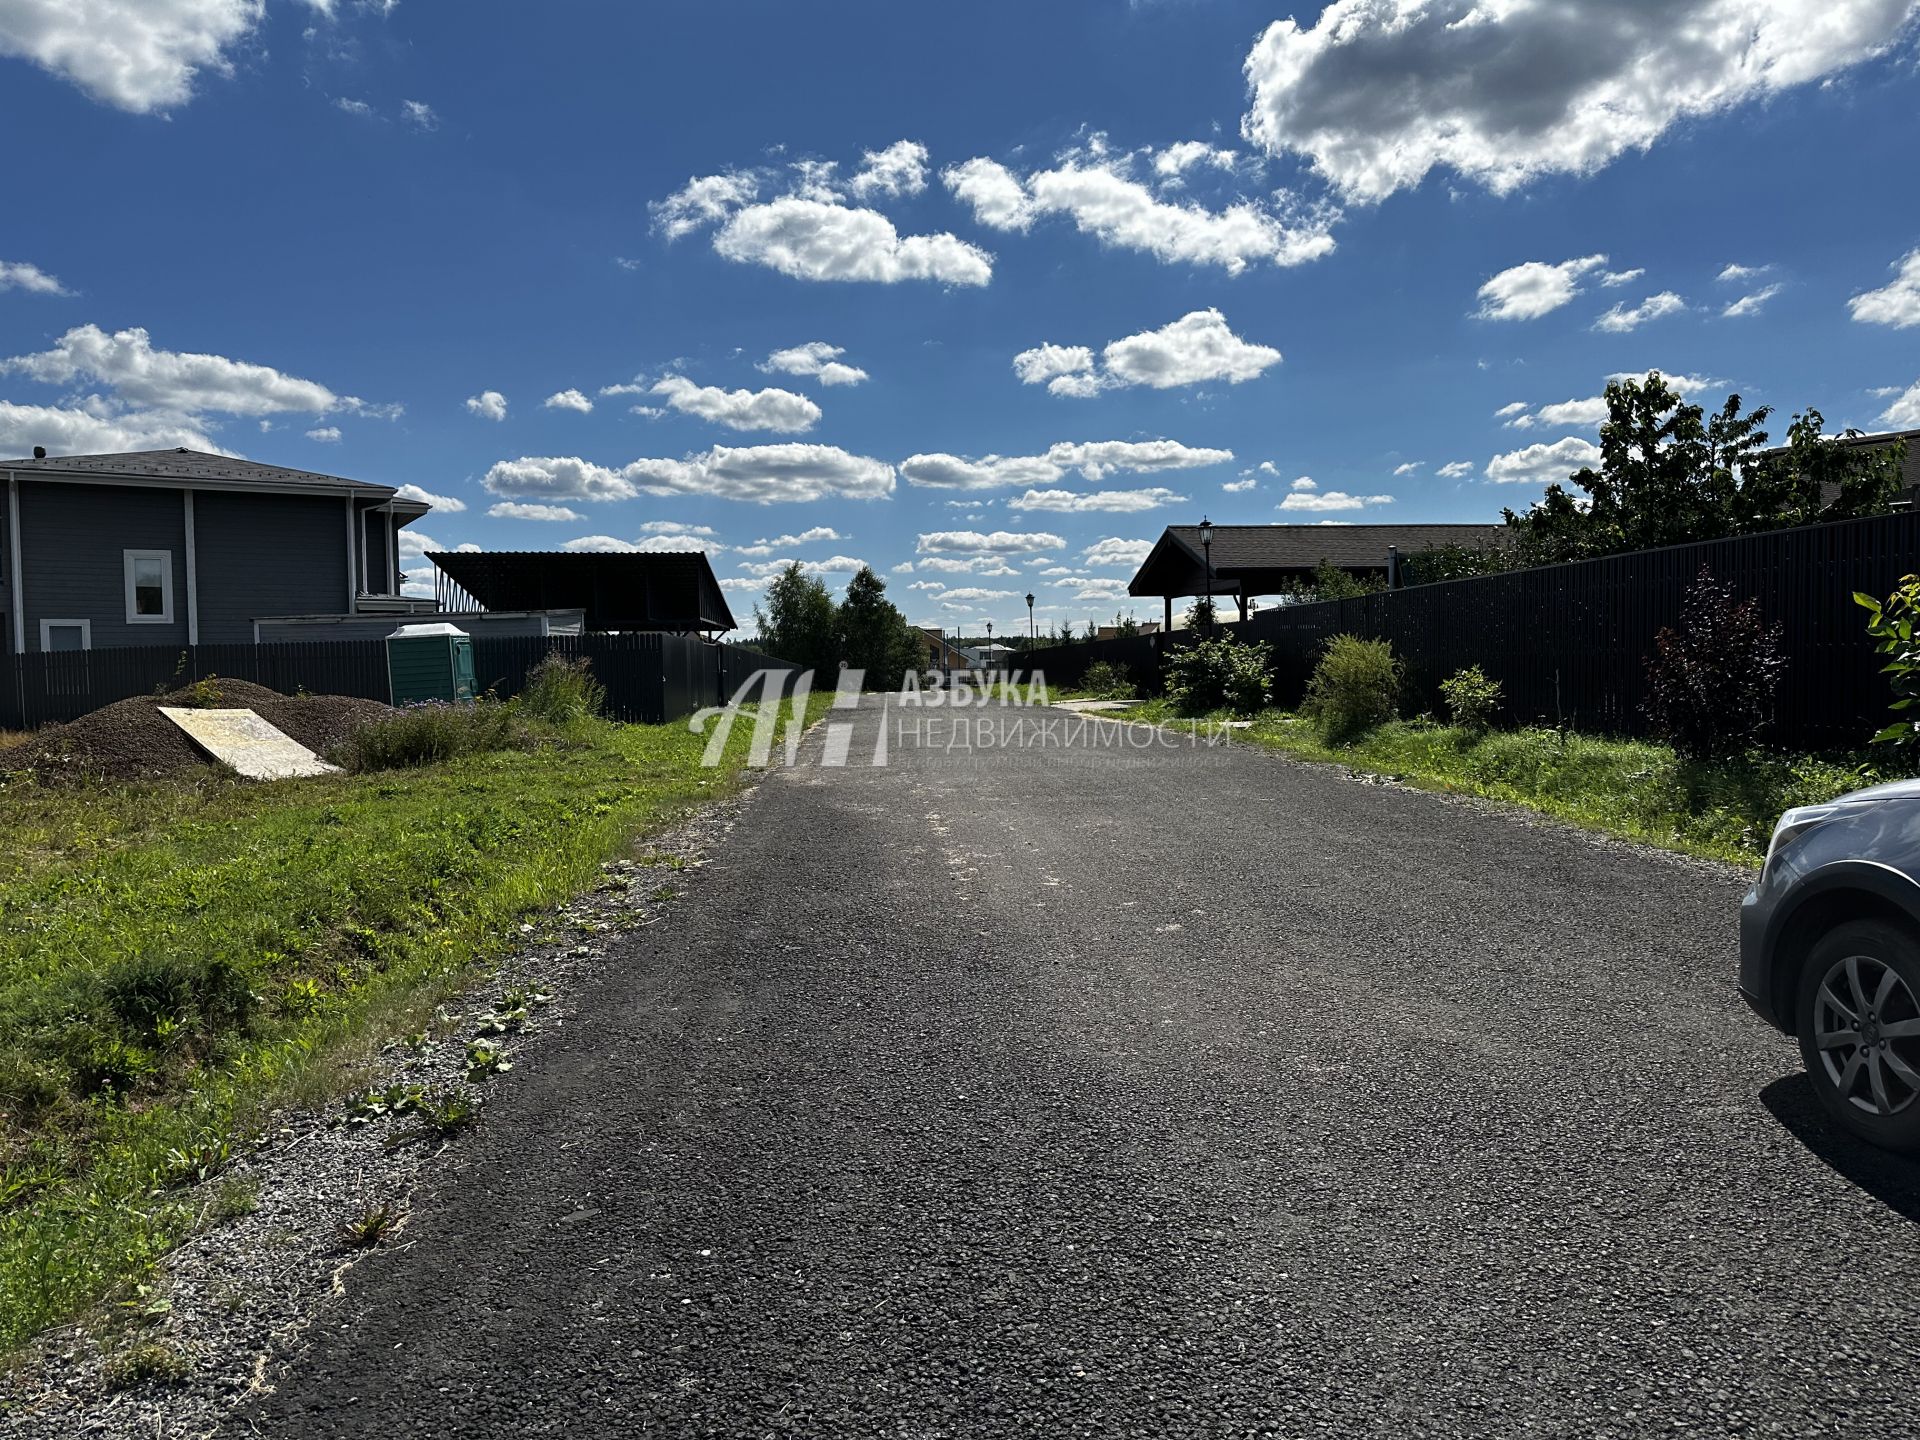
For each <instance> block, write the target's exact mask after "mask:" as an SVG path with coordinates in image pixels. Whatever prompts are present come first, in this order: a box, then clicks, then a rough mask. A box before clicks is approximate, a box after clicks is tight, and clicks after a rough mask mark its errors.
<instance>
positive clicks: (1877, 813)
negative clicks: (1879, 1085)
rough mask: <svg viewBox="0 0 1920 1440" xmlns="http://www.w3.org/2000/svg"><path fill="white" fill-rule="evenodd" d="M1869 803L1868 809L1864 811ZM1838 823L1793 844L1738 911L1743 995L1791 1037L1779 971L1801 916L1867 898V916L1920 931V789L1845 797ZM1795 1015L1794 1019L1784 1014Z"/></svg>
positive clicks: (1879, 788)
mask: <svg viewBox="0 0 1920 1440" xmlns="http://www.w3.org/2000/svg"><path fill="white" fill-rule="evenodd" d="M1859 802H1867V803H1859ZM1833 803H1835V804H1836V805H1840V806H1841V807H1842V808H1841V809H1839V810H1838V811H1836V812H1835V814H1834V815H1833V817H1832V818H1830V819H1827V820H1824V821H1822V822H1820V823H1818V824H1816V825H1814V826H1813V827H1812V828H1811V829H1809V830H1806V831H1804V832H1802V833H1801V834H1798V835H1795V836H1793V837H1792V838H1791V839H1789V840H1788V841H1787V842H1786V843H1785V844H1783V845H1781V846H1780V847H1778V848H1777V849H1776V851H1775V852H1774V853H1773V854H1771V855H1769V856H1768V858H1767V864H1766V868H1765V869H1764V870H1763V871H1762V872H1761V875H1760V880H1759V883H1758V884H1756V885H1755V886H1754V887H1753V889H1752V890H1751V891H1750V892H1748V894H1747V896H1746V898H1745V899H1744V900H1743V901H1741V904H1740V993H1741V994H1742V995H1743V996H1744V997H1745V998H1746V1001H1747V1003H1748V1004H1749V1005H1751V1006H1752V1007H1753V1008H1754V1009H1755V1010H1756V1011H1757V1012H1759V1014H1760V1016H1761V1018H1762V1019H1764V1020H1766V1021H1767V1023H1768V1024H1770V1025H1772V1026H1774V1027H1775V1028H1776V1029H1779V1030H1781V1031H1784V1032H1785V1033H1787V1034H1792V1033H1793V1029H1794V1017H1793V1015H1792V1014H1791V1013H1790V1010H1791V998H1790V996H1789V997H1787V998H1786V999H1785V1000H1783V999H1782V998H1781V989H1780V987H1779V985H1778V983H1777V979H1776V971H1777V969H1778V967H1779V965H1780V964H1781V963H1782V962H1783V960H1788V961H1791V962H1793V963H1797V962H1798V956H1797V955H1793V956H1786V957H1783V956H1782V954H1781V942H1782V939H1783V937H1785V936H1787V935H1788V934H1789V933H1790V932H1791V931H1792V927H1793V923H1794V920H1795V917H1796V916H1799V915H1802V914H1804V913H1806V907H1807V906H1809V905H1813V904H1816V903H1818V902H1820V901H1821V900H1822V898H1823V897H1826V898H1828V899H1831V898H1833V897H1835V896H1839V895H1844V894H1854V895H1859V896H1860V897H1862V901H1863V904H1862V907H1861V908H1862V910H1863V912H1865V911H1868V910H1871V909H1873V908H1875V907H1874V905H1873V903H1872V902H1876V901H1877V902H1880V906H1882V907H1884V906H1891V907H1893V908H1894V909H1895V910H1897V911H1898V912H1899V913H1900V914H1902V915H1904V916H1905V917H1906V918H1907V919H1908V920H1909V921H1910V922H1912V923H1913V924H1914V925H1915V926H1916V927H1920V781H1914V780H1900V781H1894V782H1892V783H1890V784H1886V785H1876V786H1873V787H1871V788H1869V789H1866V790H1860V791H1855V792H1854V793H1852V794H1850V795H1844V796H1841V797H1840V798H1839V800H1837V801H1835V802H1833ZM1782 1012H1789V1013H1782Z"/></svg>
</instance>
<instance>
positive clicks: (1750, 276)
mask: <svg viewBox="0 0 1920 1440" xmlns="http://www.w3.org/2000/svg"><path fill="white" fill-rule="evenodd" d="M1771 269H1773V266H1771V265H1737V264H1732V265H1728V266H1727V267H1726V268H1725V269H1723V270H1722V271H1721V272H1720V273H1719V274H1718V275H1716V276H1714V277H1713V278H1714V279H1715V280H1717V281H1719V282H1720V283H1721V284H1723V285H1738V284H1740V283H1741V282H1742V281H1746V280H1757V279H1759V278H1760V277H1761V276H1762V275H1764V274H1766V273H1767V272H1768V271H1769V270H1771Z"/></svg>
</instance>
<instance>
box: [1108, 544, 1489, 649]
mask: <svg viewBox="0 0 1920 1440" xmlns="http://www.w3.org/2000/svg"><path fill="white" fill-rule="evenodd" d="M1209 528H1210V529H1211V531H1212V545H1211V546H1210V547H1209V546H1208V545H1206V544H1203V543H1202V540H1201V529H1200V526H1198V525H1169V526H1168V527H1167V528H1166V531H1165V532H1164V533H1163V534H1162V535H1161V536H1160V539H1159V540H1158V541H1156V542H1155V544H1154V547H1153V549H1152V551H1151V552H1149V553H1148V555H1147V558H1146V560H1145V561H1144V562H1143V563H1142V564H1141V566H1140V569H1139V571H1138V572H1137V573H1136V574H1135V575H1134V577H1133V579H1132V580H1131V581H1129V582H1128V584H1127V593H1128V594H1129V595H1138V596H1147V595H1158V596H1160V597H1161V599H1162V600H1163V601H1164V602H1165V605H1166V627H1167V629H1169V630H1171V629H1173V602H1174V599H1175V597H1185V596H1188V595H1206V594H1209V593H1211V594H1214V595H1230V596H1232V597H1233V599H1234V601H1235V603H1236V604H1237V605H1238V606H1239V607H1240V618H1241V619H1242V620H1244V619H1246V618H1247V602H1248V601H1249V600H1251V599H1252V598H1253V597H1254V596H1256V595H1282V594H1285V593H1287V592H1288V591H1291V590H1293V589H1294V588H1296V587H1297V586H1299V585H1300V584H1302V583H1304V582H1306V581H1310V580H1311V579H1312V578H1313V572H1314V571H1315V570H1317V569H1318V568H1319V567H1320V566H1322V565H1331V566H1333V568H1334V569H1336V570H1344V571H1346V572H1347V573H1348V574H1349V575H1353V576H1356V577H1359V578H1362V579H1366V578H1371V577H1378V578H1380V579H1384V580H1387V581H1388V582H1389V583H1392V581H1393V580H1394V579H1395V576H1394V575H1393V573H1392V572H1393V569H1394V563H1395V559H1396V557H1397V558H1398V559H1405V558H1406V557H1408V556H1410V555H1417V554H1418V553H1419V552H1421V551H1422V550H1431V549H1436V548H1438V547H1439V546H1442V545H1468V546H1481V545H1497V544H1501V543H1503V540H1504V537H1505V536H1506V534H1507V528H1506V527H1505V526H1504V525H1214V526H1210V527H1209ZM1209 549H1211V552H1212V556H1213V576H1212V583H1211V589H1209V583H1208V576H1207V554H1208V551H1209Z"/></svg>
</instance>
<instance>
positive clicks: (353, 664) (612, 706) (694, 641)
mask: <svg viewBox="0 0 1920 1440" xmlns="http://www.w3.org/2000/svg"><path fill="white" fill-rule="evenodd" d="M549 655H562V656H567V657H583V658H585V659H586V660H587V661H588V662H589V663H590V664H591V666H592V668H593V675H594V678H595V679H596V680H597V681H599V683H600V684H601V685H602V686H603V687H604V688H605V689H606V692H607V714H608V715H609V716H611V717H612V718H613V719H616V720H623V721H627V722H630V723H635V724H659V723H662V722H664V721H667V720H674V719H678V718H680V717H681V716H685V715H691V714H692V713H693V712H694V711H696V710H698V709H701V708H702V707H704V706H707V705H719V704H724V703H725V702H726V701H727V700H728V699H730V698H731V697H732V696H733V694H734V692H735V691H736V690H738V688H739V687H740V685H741V684H743V683H745V682H746V680H747V679H748V678H749V677H750V676H751V675H752V674H753V673H754V672H755V671H757V670H763V669H774V670H792V669H795V668H796V667H795V666H793V665H790V664H789V663H788V662H786V661H784V660H778V659H775V658H773V657H771V656H768V655H763V654H762V653H760V652H759V651H757V650H753V649H750V648H748V647H747V646H744V645H714V644H710V643H708V642H706V641H704V640H701V639H698V638H695V637H689V636H683V635H665V634H659V633H647V632H636V633H631V634H610V635H609V634H594V635H573V636H553V637H549V638H546V639H542V638H540V637H538V636H480V637H476V638H475V640H474V642H473V669H474V681H475V683H476V685H477V686H478V687H479V689H480V690H481V691H482V692H483V693H485V692H491V693H493V694H494V695H497V696H498V697H500V698H501V699H503V700H505V699H511V698H512V697H513V696H515V695H518V694H519V693H520V692H521V690H522V689H524V688H525V686H526V678H527V673H528V672H529V671H530V670H532V669H533V668H534V667H535V666H536V665H538V664H539V663H540V662H541V661H542V660H544V659H546V658H547V656H549ZM209 675H212V676H222V677H225V678H227V679H231V680H250V681H252V682H253V683H255V684H257V685H265V686H266V687H268V688H269V689H271V690H278V691H280V692H281V693H282V694H284V695H294V694H300V693H305V694H309V695H357V696H360V697H362V698H364V699H368V700H387V699H389V698H390V696H391V694H392V691H391V688H390V685H389V681H388V678H387V647H386V643H385V642H384V641H381V640H346V641H337V642H322V643H310V644H271V645H199V646H192V647H189V648H187V649H184V650H182V649H179V648H176V647H171V646H136V647H130V648H126V649H112V650H75V651H62V652H59V653H55V654H30V655H18V656H13V657H11V658H8V659H0V727H6V728H19V729H32V728H35V727H37V726H41V725H47V724H53V723H57V722H61V721H66V720H73V719H76V718H78V717H79V716H81V715H85V714H86V713H88V712H89V711H92V710H97V709H99V708H100V707H101V706H103V705H111V704H113V703H114V702H115V701H116V700H126V699H130V698H132V697H133V696H136V695H153V694H158V693H160V692H163V691H168V690H177V689H179V688H180V687H181V686H183V685H190V684H192V683H194V682H195V681H197V680H200V679H204V678H205V677H207V676H209Z"/></svg>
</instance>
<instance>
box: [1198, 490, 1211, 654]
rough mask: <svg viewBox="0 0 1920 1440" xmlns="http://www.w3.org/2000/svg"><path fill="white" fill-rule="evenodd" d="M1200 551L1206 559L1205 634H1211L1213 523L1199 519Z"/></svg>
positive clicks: (1204, 517)
mask: <svg viewBox="0 0 1920 1440" xmlns="http://www.w3.org/2000/svg"><path fill="white" fill-rule="evenodd" d="M1200 549H1201V550H1202V551H1203V552H1204V553H1205V555H1206V557H1207V633H1208V634H1209V635H1211V634H1212V633H1213V522H1212V521H1211V520H1209V519H1207V517H1206V516H1204V515H1202V516H1201V517H1200Z"/></svg>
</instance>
